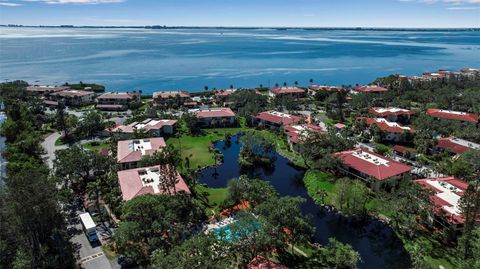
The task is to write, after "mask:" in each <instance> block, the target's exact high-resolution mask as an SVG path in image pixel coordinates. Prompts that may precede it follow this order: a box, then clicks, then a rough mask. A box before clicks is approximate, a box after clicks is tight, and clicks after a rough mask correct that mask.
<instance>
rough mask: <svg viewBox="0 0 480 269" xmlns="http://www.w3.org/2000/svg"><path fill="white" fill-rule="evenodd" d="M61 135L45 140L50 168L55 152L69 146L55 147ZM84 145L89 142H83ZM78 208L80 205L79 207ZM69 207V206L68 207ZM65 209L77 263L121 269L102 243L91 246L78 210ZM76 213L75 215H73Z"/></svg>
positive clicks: (91, 268) (94, 268)
mask: <svg viewBox="0 0 480 269" xmlns="http://www.w3.org/2000/svg"><path fill="white" fill-rule="evenodd" d="M60 136H61V134H60V133H59V132H56V133H53V134H51V135H49V136H48V137H46V138H45V140H44V142H43V143H42V146H43V148H44V149H45V154H44V155H43V156H42V157H43V158H44V160H45V162H46V163H47V164H48V166H49V167H50V168H52V167H53V160H54V159H55V151H56V150H59V149H66V148H67V147H68V146H66V145H62V146H55V141H57V139H58V138H60ZM82 142H83V143H85V142H88V141H82ZM83 143H82V144H83ZM77 206H78V205H77ZM66 207H68V206H66ZM66 207H65V209H66V210H65V212H66V213H67V221H68V222H69V225H68V230H69V232H70V233H71V234H73V236H72V239H71V242H72V243H73V245H74V248H75V250H76V253H75V254H76V256H77V261H78V262H79V263H80V264H81V266H82V268H85V269H111V268H120V267H119V266H118V265H117V264H116V262H114V261H113V262H110V261H109V260H108V259H107V257H106V256H105V254H104V253H103V251H102V247H101V243H100V242H98V243H94V244H93V245H92V244H90V242H89V241H88V239H87V237H86V235H85V233H84V232H83V230H82V224H81V223H80V220H79V218H78V214H79V213H81V212H79V211H78V208H75V205H73V208H70V209H67V208H66ZM72 212H74V213H72ZM97 234H98V236H99V237H100V236H101V235H102V234H101V229H99V227H97Z"/></svg>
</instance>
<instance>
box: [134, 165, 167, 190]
mask: <svg viewBox="0 0 480 269" xmlns="http://www.w3.org/2000/svg"><path fill="white" fill-rule="evenodd" d="M138 176H139V177H140V181H141V182H142V185H143V187H152V189H153V193H160V192H161V190H160V183H162V181H163V176H162V175H161V174H160V169H159V168H158V167H150V168H147V169H142V170H139V171H138Z"/></svg>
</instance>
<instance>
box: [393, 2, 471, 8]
mask: <svg viewBox="0 0 480 269" xmlns="http://www.w3.org/2000/svg"><path fill="white" fill-rule="evenodd" d="M398 1H400V2H408V3H420V4H427V5H433V4H442V5H443V6H445V7H446V9H447V10H477V9H480V0H398Z"/></svg>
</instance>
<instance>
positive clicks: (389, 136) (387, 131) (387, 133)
mask: <svg viewBox="0 0 480 269" xmlns="http://www.w3.org/2000/svg"><path fill="white" fill-rule="evenodd" d="M363 119H365V118H357V120H363ZM365 120H366V123H367V125H368V126H370V127H371V126H372V125H376V126H377V127H378V128H379V129H380V130H382V131H383V132H384V135H383V136H382V140H387V141H400V140H401V138H402V137H401V135H402V133H404V132H408V133H414V132H415V130H414V129H413V128H410V127H407V126H402V125H400V124H398V123H396V122H390V121H388V120H386V119H384V118H366V119H365Z"/></svg>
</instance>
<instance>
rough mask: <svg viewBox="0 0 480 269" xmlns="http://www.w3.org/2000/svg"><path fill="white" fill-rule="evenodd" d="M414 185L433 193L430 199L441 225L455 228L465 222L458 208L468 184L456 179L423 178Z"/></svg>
mask: <svg viewBox="0 0 480 269" xmlns="http://www.w3.org/2000/svg"><path fill="white" fill-rule="evenodd" d="M415 182H416V183H419V184H421V185H423V186H424V187H425V188H427V189H430V190H432V191H433V193H434V194H433V195H432V196H431V197H430V198H431V200H432V202H433V203H434V204H435V209H434V211H433V212H434V214H435V215H436V216H437V218H438V220H437V221H438V222H439V223H440V224H442V225H444V224H447V225H453V226H457V225H459V224H462V223H464V222H465V219H464V218H463V217H462V215H461V213H460V208H459V202H460V198H461V197H462V196H463V193H464V192H465V191H466V190H467V188H468V183H467V182H465V181H462V180H460V179H458V178H456V177H444V178H425V179H418V180H415Z"/></svg>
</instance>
